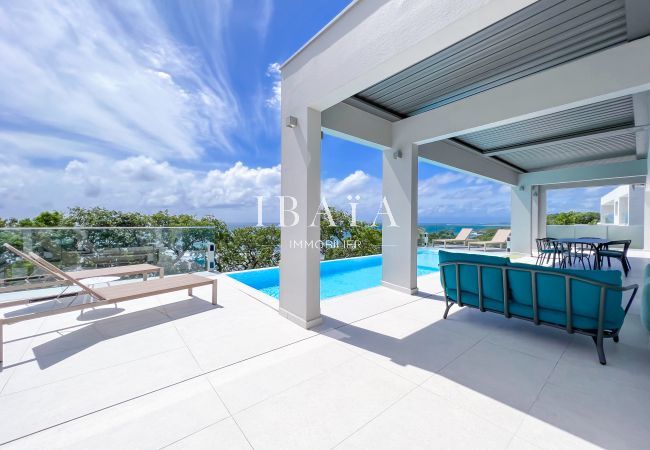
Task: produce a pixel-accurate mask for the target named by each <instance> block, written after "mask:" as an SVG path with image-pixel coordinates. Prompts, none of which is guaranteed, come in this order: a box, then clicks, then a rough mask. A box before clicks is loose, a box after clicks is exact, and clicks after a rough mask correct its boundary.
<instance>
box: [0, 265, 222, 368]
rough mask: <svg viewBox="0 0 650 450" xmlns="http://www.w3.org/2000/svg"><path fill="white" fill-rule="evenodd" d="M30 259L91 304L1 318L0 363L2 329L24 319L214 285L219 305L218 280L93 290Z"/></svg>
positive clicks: (189, 277)
mask: <svg viewBox="0 0 650 450" xmlns="http://www.w3.org/2000/svg"><path fill="white" fill-rule="evenodd" d="M29 257H30V258H32V259H33V260H34V261H35V263H37V264H38V266H39V267H41V268H43V269H45V270H47V271H48V272H50V273H51V274H52V275H54V276H57V277H60V278H62V279H65V280H66V281H68V282H69V283H72V284H75V285H76V286H78V287H79V288H81V290H82V291H83V292H84V293H86V294H88V295H89V296H90V298H91V299H92V300H91V301H90V302H87V303H81V304H75V305H69V306H66V307H63V308H55V309H50V310H45V311H40V312H37V313H32V314H25V315H21V316H15V317H5V318H2V319H0V361H2V342H3V340H2V329H3V327H4V325H9V324H12V323H18V322H22V321H25V320H30V319H36V318H39V317H46V316H52V315H55V314H61V313H65V312H69V311H76V310H82V309H86V308H92V307H96V306H103V305H110V304H115V303H118V302H123V301H127V300H134V299H137V298H143V297H149V296H152V295H159V294H165V293H168V292H176V291H183V290H185V289H187V291H188V294H189V295H190V296H191V295H192V289H193V288H195V287H200V286H208V285H212V304H213V305H216V304H217V280H216V279H210V278H206V277H202V276H200V275H193V274H185V275H177V276H173V277H167V278H158V279H154V280H149V281H143V282H136V283H124V284H118V285H114V286H109V287H104V288H97V289H94V288H90V287H89V286H86V285H85V284H83V283H82V282H81V281H79V280H76V279H75V278H72V277H71V276H70V275H68V274H67V273H66V272H63V271H62V270H60V269H59V268H58V267H56V266H54V265H52V264H50V263H49V262H48V261H46V260H44V259H43V258H41V257H40V256H38V255H36V254H35V253H33V252H30V253H29Z"/></svg>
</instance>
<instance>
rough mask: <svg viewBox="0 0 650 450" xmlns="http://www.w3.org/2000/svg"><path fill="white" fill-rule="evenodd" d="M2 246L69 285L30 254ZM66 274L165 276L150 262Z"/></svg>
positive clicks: (80, 276) (81, 276)
mask: <svg viewBox="0 0 650 450" xmlns="http://www.w3.org/2000/svg"><path fill="white" fill-rule="evenodd" d="M3 247H5V248H6V249H7V250H9V251H11V252H12V253H14V254H15V255H17V256H19V257H21V258H22V259H23V260H25V261H29V262H30V263H32V264H34V265H35V266H37V267H40V268H41V269H43V270H45V271H47V272H48V273H50V274H51V275H53V276H54V277H55V278H56V283H54V284H61V283H64V284H67V285H70V284H71V283H70V282H69V281H68V280H67V279H66V278H64V277H62V276H59V275H57V274H52V272H51V271H49V270H48V269H47V268H45V267H43V266H42V265H41V264H39V262H38V261H36V260H34V258H32V257H31V256H30V255H28V254H26V253H24V252H22V251H20V250H18V249H17V248H15V247H13V246H11V245H9V244H6V243H5V244H3ZM65 273H66V275H68V276H69V277H70V278H73V279H75V280H84V279H87V278H100V277H120V278H121V277H128V276H134V275H142V279H143V280H145V281H146V280H147V278H148V277H149V275H150V274H157V275H158V278H163V277H164V276H165V269H164V268H162V267H159V266H154V265H152V264H132V265H128V266H116V267H105V268H102V269H87V270H76V271H72V272H65ZM52 284H53V283H47V282H46V283H34V284H33V285H32V286H31V287H32V288H33V289H37V288H40V287H48V286H52ZM49 298H51V297H44V298H42V299H38V300H46V299H49ZM33 300H34V299H31V300H19V301H14V302H4V303H1V304H0V308H3V307H7V306H15V305H19V304H25V303H29V302H31V301H33Z"/></svg>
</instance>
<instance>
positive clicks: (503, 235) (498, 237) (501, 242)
mask: <svg viewBox="0 0 650 450" xmlns="http://www.w3.org/2000/svg"><path fill="white" fill-rule="evenodd" d="M508 236H510V230H508V229H505V228H503V229H499V230H497V232H496V233H495V234H494V236H492V239H491V240H489V241H468V242H467V249H468V250H471V249H472V246H477V247H483V251H487V248H488V245H490V246H491V245H498V246H499V248H503V246H505V245H506V244H507V243H508Z"/></svg>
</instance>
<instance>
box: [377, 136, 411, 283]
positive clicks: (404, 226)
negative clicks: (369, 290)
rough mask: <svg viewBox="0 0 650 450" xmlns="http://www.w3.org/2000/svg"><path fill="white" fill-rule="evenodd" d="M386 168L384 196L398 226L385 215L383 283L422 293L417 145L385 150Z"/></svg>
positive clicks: (384, 169) (383, 223)
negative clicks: (418, 221) (418, 229)
mask: <svg viewBox="0 0 650 450" xmlns="http://www.w3.org/2000/svg"><path fill="white" fill-rule="evenodd" d="M398 152H399V153H398ZM396 153H397V154H396ZM382 167H383V178H382V180H383V195H384V198H385V199H386V202H387V204H388V206H389V208H390V212H391V213H392V215H393V218H394V219H395V224H394V225H396V226H391V223H390V220H389V217H388V216H387V215H383V216H382V244H383V247H382V253H383V264H382V275H381V279H382V281H381V283H382V285H384V286H386V287H389V288H392V289H396V290H399V291H401V292H405V293H408V294H416V293H417V291H418V287H417V238H418V236H417V233H418V231H417V219H418V217H417V216H418V214H417V212H418V147H417V145H412V144H408V145H396V146H395V148H392V149H387V150H384V152H383V165H382ZM383 212H387V211H385V210H384V211H383Z"/></svg>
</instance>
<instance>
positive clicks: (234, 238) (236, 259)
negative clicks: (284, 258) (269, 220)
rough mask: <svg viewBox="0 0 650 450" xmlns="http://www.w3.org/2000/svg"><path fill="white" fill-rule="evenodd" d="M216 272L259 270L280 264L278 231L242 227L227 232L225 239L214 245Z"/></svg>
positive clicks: (272, 227) (271, 227)
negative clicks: (216, 256)
mask: <svg viewBox="0 0 650 450" xmlns="http://www.w3.org/2000/svg"><path fill="white" fill-rule="evenodd" d="M216 247H217V254H218V258H217V270H219V271H220V272H231V271H236V270H246V269H259V268H262V267H271V266H277V265H278V264H279V263H280V229H279V228H278V227H276V226H273V225H269V226H265V227H242V228H235V229H234V230H232V231H230V232H229V236H228V238H227V239H223V240H221V241H218V242H217V243H216Z"/></svg>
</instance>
